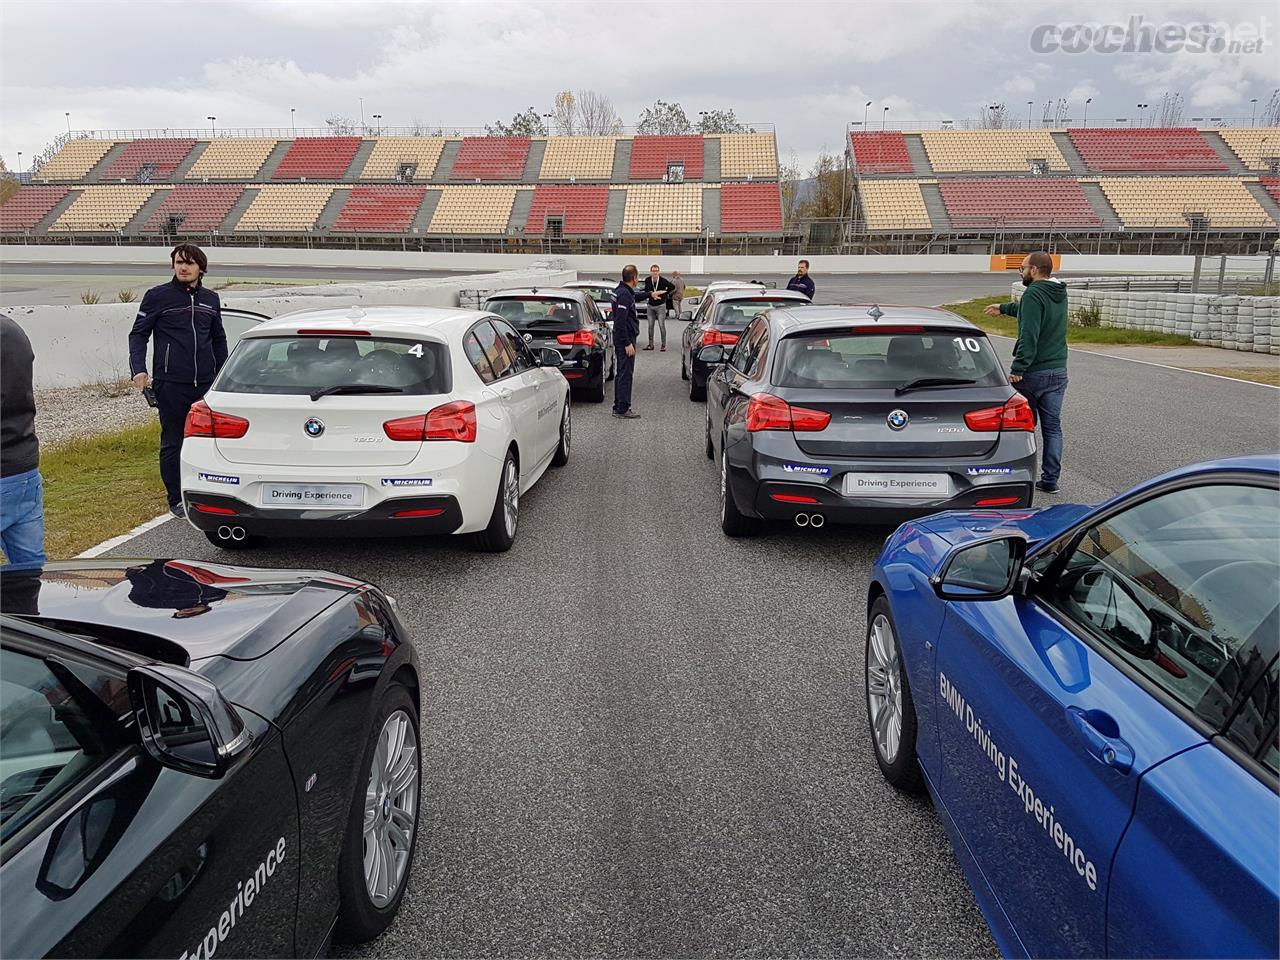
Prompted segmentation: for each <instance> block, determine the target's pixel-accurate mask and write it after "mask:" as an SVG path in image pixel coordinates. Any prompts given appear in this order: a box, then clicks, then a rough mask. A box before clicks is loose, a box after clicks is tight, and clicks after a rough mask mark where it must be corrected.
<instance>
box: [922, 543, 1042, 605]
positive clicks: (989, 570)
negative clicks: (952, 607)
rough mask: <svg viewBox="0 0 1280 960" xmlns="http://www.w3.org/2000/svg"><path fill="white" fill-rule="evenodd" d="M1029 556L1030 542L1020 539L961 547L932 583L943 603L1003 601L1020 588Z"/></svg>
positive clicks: (956, 549) (946, 560)
mask: <svg viewBox="0 0 1280 960" xmlns="http://www.w3.org/2000/svg"><path fill="white" fill-rule="evenodd" d="M1026 555H1027V541H1026V540H1025V539H1023V538H1022V537H1018V536H1007V537H993V538H991V539H989V540H979V541H977V542H976V543H965V544H961V545H960V546H959V547H956V548H955V549H954V550H952V551H951V552H950V553H949V554H948V555H947V557H946V559H945V560H943V562H942V569H941V572H940V573H937V574H935V575H934V576H933V577H932V578H931V579H930V581H929V583H930V585H931V586H932V587H933V592H934V593H936V594H937V595H938V596H939V597H941V598H942V599H943V600H1000V599H1003V598H1004V597H1007V596H1009V595H1010V594H1011V593H1012V592H1013V589H1014V587H1015V586H1017V584H1018V581H1019V578H1020V576H1021V574H1022V561H1023V559H1024V558H1025V557H1026Z"/></svg>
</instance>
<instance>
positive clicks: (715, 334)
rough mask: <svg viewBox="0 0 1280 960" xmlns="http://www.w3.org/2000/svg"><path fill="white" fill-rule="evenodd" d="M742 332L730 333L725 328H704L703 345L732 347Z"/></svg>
mask: <svg viewBox="0 0 1280 960" xmlns="http://www.w3.org/2000/svg"><path fill="white" fill-rule="evenodd" d="M740 336H742V334H740V333H728V332H726V331H724V330H704V331H703V333H702V345H703V346H704V347H714V346H722V347H731V346H733V345H734V344H735V343H737V342H738V337H740Z"/></svg>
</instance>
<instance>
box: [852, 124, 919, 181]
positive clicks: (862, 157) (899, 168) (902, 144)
mask: <svg viewBox="0 0 1280 960" xmlns="http://www.w3.org/2000/svg"><path fill="white" fill-rule="evenodd" d="M849 146H850V148H851V149H852V150H853V159H854V163H855V164H857V169H858V172H859V173H914V172H915V168H914V166H913V165H912V163H911V156H910V155H909V154H908V153H907V141H906V140H905V139H904V138H903V136H902V134H901V133H900V132H898V131H897V130H887V131H885V132H883V133H866V132H863V133H850V134H849Z"/></svg>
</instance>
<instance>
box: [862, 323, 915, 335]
mask: <svg viewBox="0 0 1280 960" xmlns="http://www.w3.org/2000/svg"><path fill="white" fill-rule="evenodd" d="M853 332H854V333H866V334H871V335H873V336H884V335H885V334H887V333H924V327H903V326H890V325H889V324H881V325H879V326H874V327H854V328H853Z"/></svg>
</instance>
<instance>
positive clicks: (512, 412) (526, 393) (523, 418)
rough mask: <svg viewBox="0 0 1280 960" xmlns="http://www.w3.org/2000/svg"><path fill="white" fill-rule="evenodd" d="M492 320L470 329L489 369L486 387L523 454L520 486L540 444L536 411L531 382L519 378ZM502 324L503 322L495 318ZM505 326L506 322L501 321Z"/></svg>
mask: <svg viewBox="0 0 1280 960" xmlns="http://www.w3.org/2000/svg"><path fill="white" fill-rule="evenodd" d="M494 322H495V321H494V319H493V318H490V319H489V320H483V321H481V322H480V323H477V324H476V325H475V326H474V327H472V328H471V332H472V333H473V334H474V335H475V338H476V340H477V341H478V342H479V344H480V348H481V350H482V351H483V352H484V356H485V358H486V359H487V360H488V361H489V364H490V366H491V367H492V368H493V381H492V382H491V383H490V384H489V387H488V389H489V390H490V391H492V394H493V395H494V396H497V397H498V398H499V399H500V400H501V401H502V404H503V407H504V408H505V409H506V411H507V415H508V416H509V417H510V418H511V423H512V427H513V430H514V432H515V437H516V443H517V444H518V445H519V447H520V450H521V451H522V455H523V456H524V457H525V463H526V468H525V469H522V470H521V471H520V479H521V485H522V489H523V484H524V481H525V480H526V479H527V478H528V477H529V476H530V475H531V473H532V471H531V470H530V469H528V468H530V467H532V466H533V465H534V464H535V463H537V459H538V454H539V452H540V450H541V447H542V444H541V440H540V437H539V434H538V412H537V406H536V402H535V397H536V394H535V392H534V389H533V384H531V383H528V382H527V381H525V380H523V379H521V378H522V376H523V374H524V371H518V370H517V369H516V354H515V352H514V351H513V350H512V348H511V345H510V343H509V342H508V340H507V338H506V337H504V336H502V335H500V334H499V333H498V330H497V328H496V327H495V326H494ZM497 322H498V323H503V321H497ZM504 326H507V328H508V329H511V328H510V326H509V325H506V324H505V323H504Z"/></svg>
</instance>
